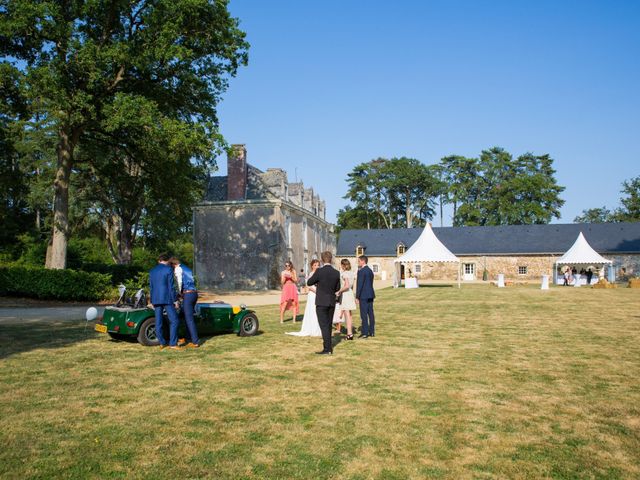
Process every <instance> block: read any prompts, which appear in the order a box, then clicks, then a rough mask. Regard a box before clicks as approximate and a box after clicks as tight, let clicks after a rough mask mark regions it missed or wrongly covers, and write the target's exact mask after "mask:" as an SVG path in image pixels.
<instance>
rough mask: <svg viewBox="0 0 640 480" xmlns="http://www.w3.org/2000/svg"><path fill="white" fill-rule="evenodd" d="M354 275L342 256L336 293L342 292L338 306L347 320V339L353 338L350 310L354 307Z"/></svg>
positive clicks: (349, 264) (348, 263)
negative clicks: (338, 286) (338, 288)
mask: <svg viewBox="0 0 640 480" xmlns="http://www.w3.org/2000/svg"><path fill="white" fill-rule="evenodd" d="M353 280H354V275H353V271H352V270H351V262H349V260H347V259H346V258H343V259H342V261H341V262H340V282H341V287H340V290H338V292H337V293H336V295H340V294H342V302H341V303H340V306H339V307H337V308H339V309H340V311H341V314H342V316H343V317H345V319H346V322H347V340H353V319H352V318H351V310H355V309H356V298H355V296H354V295H353Z"/></svg>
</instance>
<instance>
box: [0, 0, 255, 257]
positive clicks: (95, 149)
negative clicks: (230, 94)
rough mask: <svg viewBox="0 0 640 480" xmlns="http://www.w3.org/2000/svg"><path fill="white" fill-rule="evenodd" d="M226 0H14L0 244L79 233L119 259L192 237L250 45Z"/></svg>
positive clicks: (6, 64)
mask: <svg viewBox="0 0 640 480" xmlns="http://www.w3.org/2000/svg"><path fill="white" fill-rule="evenodd" d="M227 3H228V2H227V1H226V0H216V1H213V0H192V1H188V2H184V1H174V0H155V1H152V2H148V1H142V0H140V1H136V0H127V1H123V0H107V1H103V2H94V1H90V0H74V1H68V2H49V1H44V0H2V4H1V7H0V52H1V53H2V56H3V60H2V62H0V101H1V105H0V182H1V184H0V187H1V195H2V198H1V199H0V200H1V205H0V221H1V222H2V224H3V229H2V231H1V232H0V249H2V251H3V252H4V257H5V258H11V257H15V256H16V255H17V253H16V252H15V251H12V248H13V249H14V250H15V248H16V247H15V246H16V245H20V244H21V243H25V242H28V241H32V240H29V239H27V240H25V236H28V237H31V238H35V239H39V238H45V239H46V240H47V251H46V266H47V267H49V268H65V266H66V265H67V263H68V262H67V250H68V245H69V240H70V239H71V238H72V237H73V236H83V235H84V236H87V235H88V236H91V235H94V236H95V235H100V236H101V237H102V238H103V239H104V242H105V243H106V245H107V248H108V251H109V254H110V256H111V258H112V260H113V261H114V262H115V263H119V264H127V263H130V262H131V261H132V252H133V248H134V246H135V245H136V242H139V241H140V240H142V241H147V242H152V243H153V242H154V241H155V242H157V243H162V242H165V243H166V242H167V241H169V240H172V239H173V240H175V238H176V236H177V235H180V233H185V231H186V229H188V228H189V227H188V226H189V224H190V219H191V207H192V205H193V204H194V202H195V201H197V200H199V199H200V198H202V193H203V189H204V188H205V185H206V180H207V175H208V173H209V172H210V171H211V170H212V169H213V168H214V167H215V158H216V157H217V156H218V155H219V154H220V153H221V152H222V151H223V150H224V149H225V147H226V145H225V142H224V139H223V138H222V136H221V135H220V133H219V129H218V119H217V116H216V109H217V105H218V102H219V101H220V98H221V95H222V93H223V92H224V91H225V90H226V88H227V84H228V80H229V78H230V77H232V76H234V75H236V72H237V70H238V68H239V67H240V66H243V65H246V63H247V51H248V47H249V45H248V43H247V42H246V41H245V34H244V32H243V31H241V30H240V28H239V21H238V19H236V18H233V17H232V16H231V15H230V13H229V11H228V8H227Z"/></svg>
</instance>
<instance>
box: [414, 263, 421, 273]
mask: <svg viewBox="0 0 640 480" xmlns="http://www.w3.org/2000/svg"><path fill="white" fill-rule="evenodd" d="M413 273H422V264H421V263H416V264H415V265H414V268H413Z"/></svg>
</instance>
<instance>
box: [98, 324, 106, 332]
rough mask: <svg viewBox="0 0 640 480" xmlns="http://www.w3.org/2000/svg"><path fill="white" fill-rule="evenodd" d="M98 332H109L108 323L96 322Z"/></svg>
mask: <svg viewBox="0 0 640 480" xmlns="http://www.w3.org/2000/svg"><path fill="white" fill-rule="evenodd" d="M95 329H96V332H100V333H107V326H106V325H99V324H97V323H96V327H95Z"/></svg>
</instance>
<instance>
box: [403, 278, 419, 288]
mask: <svg viewBox="0 0 640 480" xmlns="http://www.w3.org/2000/svg"><path fill="white" fill-rule="evenodd" d="M404 288H418V279H417V278H405V279H404Z"/></svg>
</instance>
